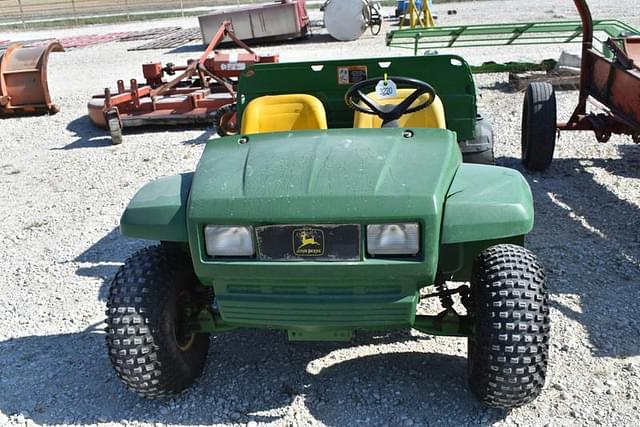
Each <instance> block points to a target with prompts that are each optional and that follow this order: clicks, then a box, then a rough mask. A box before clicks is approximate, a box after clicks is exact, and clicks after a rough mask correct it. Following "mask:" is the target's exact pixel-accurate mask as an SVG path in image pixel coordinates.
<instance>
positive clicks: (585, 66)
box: [387, 0, 640, 170]
mask: <svg viewBox="0 0 640 427" xmlns="http://www.w3.org/2000/svg"><path fill="white" fill-rule="evenodd" d="M574 3H575V6H576V9H577V10H578V13H579V15H580V21H554V22H535V23H518V24H490V25H467V26H452V27H438V28H421V29H412V30H398V31H392V32H390V33H389V34H388V35H387V45H388V46H390V47H398V48H406V49H413V52H414V54H416V55H417V54H418V51H419V50H420V49H428V50H430V49H445V48H454V47H455V48H461V47H479V46H519V45H529V44H558V43H572V42H579V41H581V42H582V57H581V67H580V72H581V73H580V92H579V97H578V105H577V106H576V108H575V110H574V112H573V114H572V115H571V117H570V118H569V120H568V121H567V122H565V123H558V122H557V108H556V96H555V89H554V87H553V86H552V85H551V84H549V83H547V82H534V83H531V84H530V85H529V86H528V88H527V91H526V95H525V100H524V107H523V114H522V162H523V164H524V166H525V167H526V168H527V169H530V170H545V169H547V168H548V167H549V166H550V165H551V162H552V159H553V152H554V150H555V143H556V137H557V134H558V133H559V132H560V131H575V130H581V131H593V132H594V134H595V136H596V139H597V140H598V141H599V142H607V141H609V139H610V138H611V135H613V134H623V135H630V136H631V137H632V139H633V141H634V142H636V143H640V102H638V100H639V99H640V31H639V30H638V29H636V28H633V27H631V26H629V25H627V24H625V23H623V22H620V21H618V20H614V19H606V20H594V19H593V17H592V15H591V11H590V9H589V6H588V4H587V2H586V0H574ZM491 67H493V69H494V70H495V65H493V64H492V65H491ZM480 68H482V67H480ZM477 71H481V70H477ZM484 71H485V72H486V71H487V70H484ZM489 72H491V70H489ZM587 103H591V104H593V105H594V107H595V108H596V109H597V110H599V111H600V112H598V113H595V112H592V111H590V109H588V108H587Z"/></svg>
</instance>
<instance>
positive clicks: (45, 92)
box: [0, 41, 64, 115]
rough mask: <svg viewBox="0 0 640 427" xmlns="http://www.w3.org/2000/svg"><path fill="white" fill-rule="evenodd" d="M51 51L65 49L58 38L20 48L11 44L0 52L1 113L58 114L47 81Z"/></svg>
mask: <svg viewBox="0 0 640 427" xmlns="http://www.w3.org/2000/svg"><path fill="white" fill-rule="evenodd" d="M51 52H64V48H63V47H62V45H61V44H60V43H59V42H57V41H52V42H50V43H48V44H46V45H42V46H33V47H22V45H20V44H13V45H11V46H9V47H8V48H7V50H6V51H4V53H0V114H5V115H13V114H35V113H49V114H54V113H57V112H58V111H59V110H60V108H59V107H58V106H57V105H55V104H53V103H52V102H51V95H50V94H49V86H48V84H47V63H48V60H49V54H50V53H51Z"/></svg>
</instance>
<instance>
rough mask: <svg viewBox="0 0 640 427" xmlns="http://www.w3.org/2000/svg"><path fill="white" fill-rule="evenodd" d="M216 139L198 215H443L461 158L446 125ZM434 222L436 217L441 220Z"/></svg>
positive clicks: (199, 185)
mask: <svg viewBox="0 0 640 427" xmlns="http://www.w3.org/2000/svg"><path fill="white" fill-rule="evenodd" d="M247 138H248V141H247V142H246V143H244V144H242V143H240V142H239V141H240V138H239V137H227V138H222V139H217V140H211V141H210V142H209V143H208V144H207V146H206V148H205V150H204V153H203V156H202V158H201V160H200V163H199V165H198V168H197V171H196V174H195V177H194V181H193V185H192V189H191V195H190V205H189V219H190V221H191V222H198V223H211V222H215V223H222V224H265V223H313V222H322V223H342V222H360V221H369V220H371V219H374V218H375V219H377V220H380V221H386V220H389V221H390V220H395V219H422V218H425V217H426V216H430V217H432V216H434V215H435V216H438V215H440V214H441V212H440V211H441V210H442V206H443V204H444V200H445V197H446V194H447V190H448V188H449V186H450V184H451V181H452V179H453V176H454V175H455V172H456V170H457V168H458V166H459V164H460V162H461V155H460V151H459V148H458V146H457V143H456V136H455V133H453V132H450V131H447V130H444V129H416V130H413V131H411V132H408V131H406V130H404V129H334V130H327V131H302V132H301V131H298V132H282V133H269V134H257V135H249V136H248V137H247ZM434 219H435V218H434Z"/></svg>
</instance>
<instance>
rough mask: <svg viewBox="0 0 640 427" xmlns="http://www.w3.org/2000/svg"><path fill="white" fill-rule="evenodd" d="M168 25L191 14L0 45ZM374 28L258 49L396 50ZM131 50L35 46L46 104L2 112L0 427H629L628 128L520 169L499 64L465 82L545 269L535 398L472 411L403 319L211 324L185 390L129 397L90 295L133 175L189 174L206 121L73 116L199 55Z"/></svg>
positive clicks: (631, 233) (562, 103) (473, 6)
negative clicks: (155, 124)
mask: <svg viewBox="0 0 640 427" xmlns="http://www.w3.org/2000/svg"><path fill="white" fill-rule="evenodd" d="M560 3H561V4H560ZM591 4H592V7H593V9H594V15H595V16H597V17H602V18H619V19H622V20H623V21H626V22H628V23H630V24H632V25H635V26H640V11H639V10H638V8H637V0H619V1H616V2H611V1H604V0H599V1H592V2H591ZM446 9H456V10H457V11H458V13H457V15H452V16H448V15H446ZM435 12H436V14H438V15H440V16H441V18H440V20H439V21H438V22H440V23H441V25H445V24H454V23H490V22H509V21H536V20H546V19H575V18H576V14H575V11H574V10H573V5H572V2H570V1H565V2H556V1H549V0H543V1H539V2H535V3H532V2H529V1H522V0H510V1H486V2H469V3H451V4H441V5H437V6H436V8H435ZM313 13H314V14H316V16H315V19H319V17H318V16H317V13H318V12H317V11H316V12H313ZM312 18H313V16H312ZM170 25H182V26H185V27H188V26H195V25H197V20H196V18H189V19H184V20H182V19H172V20H163V21H149V22H144V23H136V24H123V25H109V26H93V27H82V28H78V29H73V30H46V31H43V32H37V31H31V32H28V33H0V39H9V38H10V39H20V38H22V39H29V38H35V37H37V36H38V35H43V33H45V32H46V34H47V36H48V35H49V34H54V36H58V37H61V36H63V35H65V34H74V35H75V34H81V33H84V34H90V33H100V32H110V31H119V30H125V29H141V28H144V27H145V26H146V27H147V28H152V27H160V26H170ZM385 26H388V24H386V23H385ZM386 29H387V28H385V29H383V31H382V33H381V34H380V35H379V36H378V37H373V36H371V35H370V34H368V33H367V34H366V35H365V36H363V38H362V39H360V40H358V41H356V42H349V43H337V42H332V41H330V40H329V39H328V38H327V36H326V34H323V33H322V31H319V32H316V33H315V34H314V36H313V37H311V38H310V39H309V40H306V41H305V42H303V43H300V44H289V45H283V46H268V47H261V48H259V49H258V50H259V51H261V52H264V51H277V52H280V53H281V55H282V61H294V60H316V59H317V60H320V59H333V58H346V57H362V56H387V55H388V56H397V55H404V54H406V53H407V52H403V51H398V50H389V49H387V48H386V47H385V46H384V33H385V30H386ZM138 44H141V42H126V43H108V44H102V45H96V46H92V47H88V48H85V49H75V50H70V51H68V52H66V53H62V54H55V53H54V54H52V55H51V57H50V63H49V82H50V89H51V93H52V94H53V96H54V98H56V100H57V101H58V102H59V103H60V105H61V112H60V113H58V114H56V115H54V116H50V117H47V116H44V117H23V118H12V119H4V120H0V150H1V151H0V189H1V190H0V271H2V275H0V291H1V292H0V426H4V425H11V426H31V425H99V426H124V425H143V426H164V425H179V426H183V425H184V426H190V425H236V426H245V425H246V426H256V425H263V424H271V425H276V426H306V425H331V426H347V425H366V426H370V425H371V426H385V425H386V426H423V425H433V426H437V425H442V426H454V425H455V426H465V425H470V426H477V425H497V426H547V425H549V426H555V425H559V426H560V425H562V426H565V425H567V426H568V425H576V426H577V425H605V426H632V425H640V408H639V406H640V403H639V400H638V396H640V309H639V308H638V300H639V298H640V287H639V285H640V282H639V279H638V278H639V277H640V231H639V230H640V215H639V213H640V146H637V145H635V144H633V143H632V142H631V140H630V138H627V137H614V138H612V139H611V141H610V142H609V143H607V144H600V143H598V142H596V140H595V138H594V137H593V135H592V134H589V133H582V132H575V133H563V134H562V135H561V138H560V140H559V142H558V144H557V148H556V156H555V160H554V163H553V165H552V167H551V168H550V169H549V170H548V171H547V172H544V173H529V172H525V171H524V170H523V168H522V166H521V164H520V161H519V155H520V120H521V118H520V114H521V107H522V99H523V94H522V93H520V92H517V91H514V90H512V89H510V88H509V86H508V84H507V76H506V75H504V74H491V75H482V76H477V77H476V83H477V87H478V94H479V104H480V109H481V111H482V112H484V113H485V114H486V115H487V116H488V117H489V118H490V119H491V121H492V123H493V127H494V130H495V133H496V155H497V162H498V164H499V165H502V166H507V167H511V168H515V169H518V170H520V171H521V172H523V174H524V176H525V177H526V179H527V181H528V182H529V184H530V185H531V189H532V191H533V195H534V199H535V207H536V224H535V228H534V230H533V232H532V233H531V234H530V236H529V237H528V238H527V246H528V247H529V248H530V249H532V250H533V251H534V252H536V253H537V254H538V256H539V257H540V258H541V260H542V262H543V263H544V265H545V266H546V268H547V271H548V275H549V286H550V290H551V315H552V322H553V323H552V331H553V332H552V333H553V336H552V341H551V362H550V367H549V377H548V380H547V386H546V388H545V389H544V391H543V393H542V395H541V396H540V397H539V398H538V399H537V400H536V401H534V402H533V403H532V404H529V405H527V406H524V407H522V408H519V409H516V410H513V411H510V412H504V411H499V410H495V409H491V408H487V407H485V406H483V405H482V404H480V403H479V402H477V401H476V400H475V399H474V398H473V396H472V395H471V393H470V391H469V389H468V388H467V384H466V342H465V341H464V340H463V339H457V338H439V337H429V336H426V335H423V334H420V333H417V332H415V331H399V332H393V333H382V334H380V333H378V334H376V333H359V334H357V336H356V338H355V339H354V340H353V341H352V342H349V343H325V344H314V343H311V344H301V343H288V342H287V340H286V336H285V334H284V333H282V332H260V331H252V330H246V331H237V332H231V333H221V334H218V335H215V336H213V337H212V345H211V349H210V353H209V355H208V363H207V365H206V369H205V371H204V374H203V375H202V377H201V378H200V379H199V380H198V381H197V383H196V384H195V385H194V386H193V387H192V388H190V389H189V390H187V391H186V392H184V393H182V394H180V395H179V396H177V397H174V398H172V399H169V400H164V401H147V400H144V399H142V398H139V397H137V396H136V395H134V394H133V393H131V392H129V391H127V390H126V389H125V388H124V387H123V385H122V384H120V382H119V381H118V380H117V379H116V376H115V374H114V372H113V370H112V368H111V366H110V363H109V360H108V357H107V352H106V348H105V342H104V341H105V339H104V333H103V328H104V324H103V320H104V310H105V298H106V295H107V289H108V286H109V283H110V280H111V278H112V276H113V275H114V273H115V272H116V270H117V268H118V267H119V266H120V265H121V264H122V262H123V261H124V260H125V259H126V258H127V257H128V256H130V255H131V254H132V253H133V252H135V251H136V250H138V249H140V248H142V247H143V246H145V245H146V244H148V242H143V241H139V240H130V239H127V238H124V237H123V236H122V235H121V234H120V232H119V230H118V221H119V217H120V215H121V213H122V211H123V209H124V208H125V206H126V204H127V202H128V200H130V198H131V197H132V196H133V195H134V193H135V192H136V191H137V190H138V189H139V188H140V187H141V186H142V185H143V184H145V183H146V182H148V181H150V180H152V179H155V178H158V177H161V176H165V175H170V174H176V173H181V172H186V171H191V170H193V169H194V168H195V166H196V164H197V161H198V159H199V157H200V154H201V152H202V150H203V147H204V144H205V142H206V141H207V140H208V139H210V138H211V137H212V136H213V131H212V130H211V129H207V128H204V129H151V130H146V131H126V132H125V138H124V143H123V144H122V145H121V146H112V145H111V144H110V140H109V138H108V137H107V134H106V132H105V131H104V130H101V129H97V128H95V127H93V126H92V125H91V124H90V122H89V120H88V118H87V117H86V103H87V101H88V100H89V98H90V97H91V96H92V95H94V94H98V93H100V92H101V91H102V90H103V88H104V87H108V86H109V87H114V86H115V82H116V80H117V79H124V80H125V81H126V80H127V79H129V78H132V77H134V76H138V78H140V79H141V77H142V76H141V74H142V73H141V70H140V64H142V63H144V62H148V61H156V60H160V61H162V62H164V63H166V62H174V63H176V64H180V63H183V62H185V60H186V59H187V58H192V57H197V56H198V55H199V52H200V50H201V46H197V45H192V46H185V47H183V48H179V49H177V50H175V51H172V52H162V51H142V52H140V51H137V52H128V51H127V48H129V47H133V46H136V45H138ZM563 48H564V49H567V47H566V46H564V47H562V46H546V47H545V46H532V47H520V48H517V49H507V48H485V49H476V50H466V51H465V50H461V51H457V52H458V53H460V54H462V55H464V56H465V57H466V58H468V59H469V61H470V62H472V63H481V62H483V61H486V60H496V61H506V60H514V59H526V60H531V59H533V60H541V59H545V58H554V57H555V58H557V57H558V55H559V53H560V52H561V51H562V49H563ZM577 49H579V46H578V45H574V46H572V47H570V48H569V49H568V50H570V51H574V52H576V51H577ZM576 101H577V92H576V91H562V92H559V93H558V102H559V104H558V109H559V110H558V115H559V118H560V119H561V120H562V118H565V119H568V117H569V116H570V114H571V112H572V108H573V107H574V105H575V103H576Z"/></svg>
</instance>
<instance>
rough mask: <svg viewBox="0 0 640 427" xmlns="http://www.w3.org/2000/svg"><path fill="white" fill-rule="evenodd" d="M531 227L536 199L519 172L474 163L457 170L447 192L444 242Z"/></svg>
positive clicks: (501, 234)
mask: <svg viewBox="0 0 640 427" xmlns="http://www.w3.org/2000/svg"><path fill="white" fill-rule="evenodd" d="M532 228H533V198H532V195H531V189H530V188H529V184H528V183H527V181H526V180H525V179H524V177H523V176H522V175H521V174H520V172H518V171H515V170H513V169H508V168H503V167H498V166H486V165H472V164H464V165H462V166H461V167H460V168H459V169H458V173H457V174H456V177H455V179H454V180H453V183H452V184H451V188H450V190H449V194H448V195H447V201H446V205H445V211H444V221H443V224H442V243H443V244H451V243H460V242H471V241H481V240H491V239H500V238H506V237H512V236H519V235H525V234H527V233H529V232H530V231H531V229H532Z"/></svg>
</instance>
